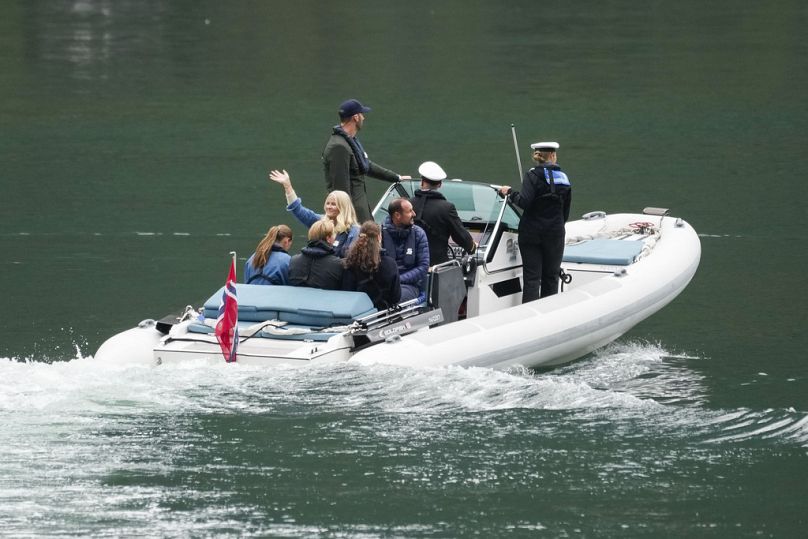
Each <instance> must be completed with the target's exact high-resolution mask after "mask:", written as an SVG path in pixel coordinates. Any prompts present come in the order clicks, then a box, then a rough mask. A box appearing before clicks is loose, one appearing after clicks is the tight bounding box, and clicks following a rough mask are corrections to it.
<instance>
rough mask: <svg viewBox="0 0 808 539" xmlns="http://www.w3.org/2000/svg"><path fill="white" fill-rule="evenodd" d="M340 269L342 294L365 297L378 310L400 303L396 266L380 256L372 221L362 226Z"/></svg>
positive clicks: (376, 227) (378, 238)
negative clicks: (343, 269) (341, 270)
mask: <svg viewBox="0 0 808 539" xmlns="http://www.w3.org/2000/svg"><path fill="white" fill-rule="evenodd" d="M343 265H344V266H345V273H344V274H343V275H342V289H343V290H355V291H358V292H364V293H366V294H367V295H368V296H369V297H370V299H371V301H373V305H374V306H375V307H376V308H377V309H379V310H384V309H389V308H390V307H392V306H394V305H396V304H397V303H398V302H399V301H400V300H401V282H400V280H399V276H398V266H397V265H396V261H395V260H394V259H393V258H391V257H389V256H386V255H384V254H382V242H381V228H380V227H379V225H377V224H376V223H374V222H373V221H365V222H364V223H362V227H361V229H360V231H359V237H358V238H356V241H354V242H353V244H352V245H351V248H350V249H349V250H348V255H347V256H346V257H345V259H344V260H343Z"/></svg>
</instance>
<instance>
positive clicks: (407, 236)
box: [382, 198, 429, 302]
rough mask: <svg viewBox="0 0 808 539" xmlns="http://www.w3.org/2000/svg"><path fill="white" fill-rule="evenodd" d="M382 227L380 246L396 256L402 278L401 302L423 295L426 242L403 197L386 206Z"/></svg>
mask: <svg viewBox="0 0 808 539" xmlns="http://www.w3.org/2000/svg"><path fill="white" fill-rule="evenodd" d="M387 212H388V214H389V215H388V216H387V217H386V218H385V219H384V225H383V226H382V247H384V249H385V250H386V251H387V255H388V256H391V257H393V258H394V259H395V261H396V265H397V266H398V275H399V277H400V278H401V302H405V301H409V300H411V299H415V298H421V299H422V300H423V299H425V298H426V283H427V271H428V270H429V242H427V239H426V232H424V229H422V228H421V227H419V226H418V225H416V224H413V219H414V218H415V212H414V211H413V209H412V204H411V203H410V201H409V200H407V199H406V198H396V199H394V200H392V201H391V202H390V205H389V206H388V207H387Z"/></svg>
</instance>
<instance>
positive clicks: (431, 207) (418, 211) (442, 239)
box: [412, 161, 477, 265]
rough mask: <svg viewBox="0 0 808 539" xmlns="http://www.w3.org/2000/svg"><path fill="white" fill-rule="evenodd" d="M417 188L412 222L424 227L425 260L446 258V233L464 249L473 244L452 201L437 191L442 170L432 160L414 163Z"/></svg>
mask: <svg viewBox="0 0 808 539" xmlns="http://www.w3.org/2000/svg"><path fill="white" fill-rule="evenodd" d="M418 174H420V175H421V188H420V189H418V190H416V191H415V196H414V197H413V198H412V206H413V209H414V210H415V222H416V223H417V224H418V225H419V226H420V227H421V228H423V229H424V231H425V232H426V237H427V239H428V240H429V261H430V263H431V264H433V265H434V264H440V263H442V262H446V261H448V260H449V237H451V238H452V240H453V241H454V242H455V243H456V244H457V245H459V246H460V247H462V248H463V250H465V251H466V252H467V253H473V252H474V250H475V249H476V248H477V245H476V244H475V243H474V239H473V238H472V237H471V234H469V231H468V230H466V229H465V228H464V227H463V222H462V221H461V220H460V217H459V216H458V215H457V208H455V205H454V204H452V203H451V202H449V201H448V200H446V197H445V196H443V194H442V193H440V192H438V189H440V187H441V185H442V182H443V180H445V179H446V173H445V172H444V171H443V169H442V168H441V166H440V165H439V164H437V163H435V162H434V161H426V162H424V163H421V166H420V167H418Z"/></svg>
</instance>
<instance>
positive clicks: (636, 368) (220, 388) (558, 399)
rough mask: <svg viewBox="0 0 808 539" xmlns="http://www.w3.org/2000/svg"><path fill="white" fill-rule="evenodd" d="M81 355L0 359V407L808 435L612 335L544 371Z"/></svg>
mask: <svg viewBox="0 0 808 539" xmlns="http://www.w3.org/2000/svg"><path fill="white" fill-rule="evenodd" d="M76 356H77V357H76V359H73V360H70V361H61V362H53V363H40V362H35V361H29V362H18V361H14V360H10V359H2V360H0V414H2V415H4V416H7V418H8V420H9V421H11V422H12V423H16V424H18V425H22V424H23V423H24V422H25V421H26V416H29V417H28V418H27V419H29V420H30V419H31V418H32V417H31V416H37V417H38V419H41V420H42V421H47V418H48V417H52V418H53V420H54V421H59V420H60V419H59V418H60V417H61V419H65V418H66V416H73V415H75V414H77V415H78V416H81V417H86V416H88V415H93V414H103V415H105V416H114V415H116V414H149V413H160V412H164V411H181V412H182V413H195V412H231V413H246V414H251V413H272V412H273V410H279V409H283V410H286V411H288V410H304V411H305V410H308V409H312V408H314V409H318V410H332V411H333V410H344V411H346V412H348V413H350V412H352V411H363V412H365V411H367V410H373V409H376V410H379V411H382V412H386V413H427V414H430V413H438V414H445V413H452V412H469V411H471V412H479V411H496V410H508V409H534V410H569V411H576V410H577V411H578V412H579V413H581V412H583V413H586V412H587V411H590V412H591V413H593V414H602V413H604V411H608V413H609V414H611V416H612V417H614V418H619V417H620V415H623V416H625V417H648V418H652V419H649V420H650V421H655V422H660V424H661V425H662V427H661V428H665V425H667V428H668V430H669V431H674V432H675V431H676V430H677V429H684V430H686V431H689V432H692V431H693V430H694V429H695V430H697V431H699V432H703V433H705V434H704V436H706V437H707V438H708V440H709V441H725V440H746V439H750V438H754V437H766V438H771V437H777V436H783V437H785V438H788V439H791V440H797V441H799V442H800V443H805V442H806V441H808V416H806V415H805V414H803V413H800V412H793V411H791V412H789V411H763V412H750V411H746V410H730V411H727V410H723V411H714V410H709V409H705V408H704V407H702V406H700V404H701V400H702V399H703V397H704V394H705V393H706V392H707V388H706V387H705V384H704V382H703V380H702V378H701V376H700V375H699V374H698V373H695V372H694V371H693V370H692V369H690V368H688V367H687V365H685V364H683V363H682V362H683V361H684V360H682V359H680V357H678V356H677V357H676V358H670V356H669V355H668V353H667V352H666V351H665V350H664V349H663V348H662V347H660V346H659V345H655V344H646V343H632V342H628V343H618V344H615V345H612V346H610V347H607V348H605V349H604V350H602V351H600V352H599V353H597V354H596V355H594V356H592V357H590V358H588V359H585V360H583V361H579V362H576V363H573V364H571V365H568V366H566V367H561V368H557V369H554V370H551V371H548V372H542V373H533V372H530V371H526V370H514V371H511V372H501V371H494V370H490V369H481V368H459V367H449V368H435V369H429V368H423V369H415V368H402V367H393V366H386V365H370V366H357V365H353V364H350V363H349V364H344V363H331V364H312V365H310V366H307V367H303V368H291V367H289V368H273V369H266V368H262V367H257V366H244V365H239V364H236V365H228V364H226V363H225V362H224V361H222V362H221V363H208V362H204V361H186V362H183V363H178V364H169V365H162V366H160V367H151V366H143V365H139V364H131V365H129V364H121V363H112V362H110V363H104V362H100V361H96V360H94V359H93V358H92V357H82V355H81V351H80V350H79V349H78V347H77V350H76ZM691 360H692V359H689V360H688V361H691ZM696 360H698V359H696ZM303 413H305V412H303ZM74 419H75V417H74ZM717 432H718V433H720V434H719V435H716V433H717Z"/></svg>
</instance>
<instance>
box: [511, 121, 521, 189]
mask: <svg viewBox="0 0 808 539" xmlns="http://www.w3.org/2000/svg"><path fill="white" fill-rule="evenodd" d="M511 134H512V135H513V149H514V151H516V166H518V167H519V181H520V182H521V181H522V177H523V176H524V173H523V172H522V160H521V159H519V144H518V143H517V142H516V127H515V126H514V125H513V124H511Z"/></svg>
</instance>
